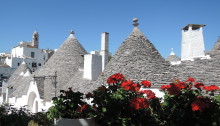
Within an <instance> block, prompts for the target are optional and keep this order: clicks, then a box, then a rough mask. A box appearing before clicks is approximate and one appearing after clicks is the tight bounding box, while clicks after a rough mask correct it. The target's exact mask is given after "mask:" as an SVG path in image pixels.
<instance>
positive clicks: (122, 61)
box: [97, 26, 172, 84]
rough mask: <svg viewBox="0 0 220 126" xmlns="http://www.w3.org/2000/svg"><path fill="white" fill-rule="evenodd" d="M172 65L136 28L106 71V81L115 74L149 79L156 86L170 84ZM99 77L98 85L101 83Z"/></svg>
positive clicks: (138, 79) (136, 78)
mask: <svg viewBox="0 0 220 126" xmlns="http://www.w3.org/2000/svg"><path fill="white" fill-rule="evenodd" d="M170 71H171V70H170V64H169V62H167V61H165V59H164V58H163V57H162V56H161V55H160V53H159V52H158V50H157V49H156V48H155V47H154V45H153V44H152V43H151V42H150V41H149V40H148V39H147V38H146V37H145V36H144V34H143V33H142V32H141V31H140V30H139V29H138V27H137V26H135V27H134V29H133V31H132V32H131V34H130V35H129V36H128V38H127V39H126V40H125V41H124V42H123V43H122V44H121V46H120V47H119V48H118V50H117V51H116V53H115V55H114V56H113V57H112V59H111V60H110V62H109V63H108V65H107V66H106V68H105V70H104V80H106V79H107V78H108V77H109V76H110V75H113V74H115V73H122V74H124V75H125V76H126V77H127V78H130V79H133V80H137V81H140V80H142V79H147V80H149V81H151V82H152V83H154V84H161V83H163V84H164V83H166V82H170V80H172V75H171V74H170ZM102 79H103V77H99V78H98V81H97V83H101V82H102V81H103V80H102Z"/></svg>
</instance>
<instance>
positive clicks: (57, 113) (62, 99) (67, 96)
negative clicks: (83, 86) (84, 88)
mask: <svg viewBox="0 0 220 126" xmlns="http://www.w3.org/2000/svg"><path fill="white" fill-rule="evenodd" d="M60 92H61V94H60V96H58V97H54V98H53V104H54V106H52V107H50V108H49V110H48V113H47V117H48V118H49V119H50V120H53V119H54V118H56V119H59V118H71V119H78V118H90V117H93V111H94V110H93V108H92V106H91V105H89V104H87V103H86V102H85V101H84V100H83V95H84V94H83V93H80V92H73V91H72V89H71V88H69V90H68V91H64V90H61V91H60Z"/></svg>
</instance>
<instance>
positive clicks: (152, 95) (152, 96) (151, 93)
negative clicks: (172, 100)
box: [139, 90, 157, 99]
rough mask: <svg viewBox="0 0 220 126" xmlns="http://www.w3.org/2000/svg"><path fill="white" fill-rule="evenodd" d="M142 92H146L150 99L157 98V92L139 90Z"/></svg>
mask: <svg viewBox="0 0 220 126" xmlns="http://www.w3.org/2000/svg"><path fill="white" fill-rule="evenodd" d="M139 92H140V93H144V94H146V95H147V97H148V99H153V98H157V97H156V96H155V93H154V92H153V91H151V90H143V91H139Z"/></svg>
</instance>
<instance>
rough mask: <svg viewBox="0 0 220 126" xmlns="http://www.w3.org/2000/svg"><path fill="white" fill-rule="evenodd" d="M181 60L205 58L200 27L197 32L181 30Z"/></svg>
mask: <svg viewBox="0 0 220 126" xmlns="http://www.w3.org/2000/svg"><path fill="white" fill-rule="evenodd" d="M181 46H182V50H181V60H193V59H194V58H199V57H200V58H201V57H205V53H204V51H205V46H204V39H203V30H202V27H201V28H200V29H198V30H192V27H189V29H188V30H182V45H181Z"/></svg>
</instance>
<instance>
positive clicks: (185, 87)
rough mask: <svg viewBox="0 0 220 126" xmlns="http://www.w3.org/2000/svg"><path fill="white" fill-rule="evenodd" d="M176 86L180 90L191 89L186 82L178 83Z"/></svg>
mask: <svg viewBox="0 0 220 126" xmlns="http://www.w3.org/2000/svg"><path fill="white" fill-rule="evenodd" d="M177 84H178V85H179V86H180V88H181V89H191V86H190V85H189V84H187V83H186V82H179V83H177Z"/></svg>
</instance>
